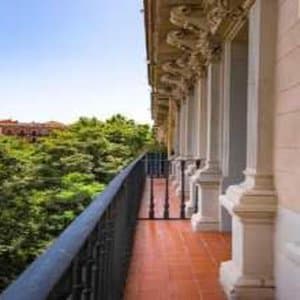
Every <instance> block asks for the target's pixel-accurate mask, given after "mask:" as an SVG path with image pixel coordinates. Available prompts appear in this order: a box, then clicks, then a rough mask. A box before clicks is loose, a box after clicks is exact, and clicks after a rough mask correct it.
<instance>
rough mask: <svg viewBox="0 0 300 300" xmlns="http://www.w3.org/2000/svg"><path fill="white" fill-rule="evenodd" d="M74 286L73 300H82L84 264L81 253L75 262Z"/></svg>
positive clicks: (73, 271)
mask: <svg viewBox="0 0 300 300" xmlns="http://www.w3.org/2000/svg"><path fill="white" fill-rule="evenodd" d="M72 273H73V275H72V277H73V280H72V282H73V286H72V300H81V291H82V289H83V284H82V262H81V253H78V254H77V256H76V258H75V260H74V262H73V270H72Z"/></svg>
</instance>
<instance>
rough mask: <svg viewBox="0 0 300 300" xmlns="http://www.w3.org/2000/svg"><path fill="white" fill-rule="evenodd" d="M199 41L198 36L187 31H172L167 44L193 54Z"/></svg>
mask: <svg viewBox="0 0 300 300" xmlns="http://www.w3.org/2000/svg"><path fill="white" fill-rule="evenodd" d="M197 41H198V37H197V35H195V34H194V33H192V32H190V31H188V30H185V29H181V30H172V31H170V32H169V33H168V35H167V44H169V45H170V46H173V47H176V48H178V49H180V50H182V51H185V52H190V53H191V52H192V51H193V50H194V49H195V47H196V44H197Z"/></svg>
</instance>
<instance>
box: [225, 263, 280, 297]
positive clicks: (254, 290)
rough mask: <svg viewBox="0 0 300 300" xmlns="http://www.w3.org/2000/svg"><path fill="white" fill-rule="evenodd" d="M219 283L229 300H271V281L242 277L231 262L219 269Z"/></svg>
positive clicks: (272, 295)
mask: <svg viewBox="0 0 300 300" xmlns="http://www.w3.org/2000/svg"><path fill="white" fill-rule="evenodd" d="M220 282H221V284H222V286H223V289H224V291H225V293H226V295H227V298H228V299H229V300H258V299H259V300H273V299H275V289H274V282H273V280H266V279H263V278H255V277H252V276H242V275H241V274H240V273H239V272H238V269H237V268H236V267H235V265H234V263H233V261H226V262H223V263H222V264H221V267H220Z"/></svg>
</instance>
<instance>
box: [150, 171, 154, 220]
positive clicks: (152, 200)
mask: <svg viewBox="0 0 300 300" xmlns="http://www.w3.org/2000/svg"><path fill="white" fill-rule="evenodd" d="M149 219H154V195H153V174H151V175H150V209H149Z"/></svg>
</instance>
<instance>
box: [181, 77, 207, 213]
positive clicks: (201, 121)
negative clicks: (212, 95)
mask: <svg viewBox="0 0 300 300" xmlns="http://www.w3.org/2000/svg"><path fill="white" fill-rule="evenodd" d="M206 90H207V82H206V76H205V74H204V73H203V76H202V77H201V78H199V79H198V80H197V82H196V84H195V109H194V114H195V136H194V141H195V158H196V159H205V156H206V139H207V117H206V115H207V93H206ZM198 177H199V172H197V170H195V172H194V174H193V175H192V176H191V178H190V183H189V185H190V191H189V193H190V194H189V201H188V202H187V203H186V216H187V217H191V216H192V215H193V213H194V212H195V207H196V201H197V199H196V195H197V193H196V189H197V184H198V183H197V182H198Z"/></svg>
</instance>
